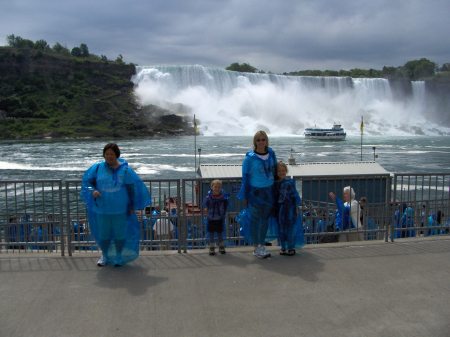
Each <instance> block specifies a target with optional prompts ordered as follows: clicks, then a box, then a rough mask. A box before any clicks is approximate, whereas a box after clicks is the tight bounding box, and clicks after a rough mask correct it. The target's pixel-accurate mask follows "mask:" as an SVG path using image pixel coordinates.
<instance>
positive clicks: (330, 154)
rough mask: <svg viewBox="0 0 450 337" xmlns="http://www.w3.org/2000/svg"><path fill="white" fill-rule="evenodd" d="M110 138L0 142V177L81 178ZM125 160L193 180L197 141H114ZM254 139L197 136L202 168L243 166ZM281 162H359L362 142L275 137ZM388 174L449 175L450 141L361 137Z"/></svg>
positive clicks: (152, 174) (156, 175) (146, 172)
mask: <svg viewBox="0 0 450 337" xmlns="http://www.w3.org/2000/svg"><path fill="white" fill-rule="evenodd" d="M109 141H111V140H77V141H73V140H70V141H69V140H67V141H53V140H46V141H33V142H22V141H8V142H5V141H3V142H0V153H1V157H0V179H50V178H52V179H79V178H81V176H82V174H83V172H84V171H85V170H86V169H87V168H88V167H89V166H90V165H91V164H92V163H93V162H95V161H98V160H101V159H102V157H101V156H102V149H103V146H104V145H105V144H106V143H107V142H109ZM116 142H117V143H118V144H119V147H120V148H121V150H122V156H123V157H124V158H125V159H126V160H128V162H129V163H130V165H131V166H132V167H133V168H134V169H135V170H136V171H137V172H138V173H139V174H140V175H141V176H142V177H143V178H146V179H180V178H192V177H194V176H195V175H194V161H195V155H194V153H195V154H197V163H198V160H199V159H198V151H195V147H194V137H177V138H172V139H129V140H118V141H116ZM251 142H252V137H224V136H220V137H219V136H218V137H212V136H211V137H206V136H201V137H197V148H201V155H200V162H201V163H202V164H219V163H222V164H224V163H226V164H240V163H241V162H242V159H243V157H244V154H245V152H246V151H248V150H249V149H250V148H251ZM270 146H271V147H273V149H274V150H275V151H276V154H277V156H278V159H280V160H285V161H287V159H288V157H289V154H290V152H291V149H292V150H293V154H294V157H295V159H296V161H297V163H302V162H337V161H359V160H360V159H361V139H360V137H356V136H350V137H348V138H347V140H346V141H343V142H320V141H312V140H306V139H305V138H304V137H271V138H270ZM373 147H375V154H376V155H377V156H378V158H376V161H377V162H379V163H380V164H381V165H382V166H383V167H384V168H385V169H386V170H388V171H390V172H397V173H438V172H449V167H450V137H448V136H446V137H422V136H415V137H377V136H370V137H369V136H367V137H364V138H363V147H362V152H363V156H362V159H363V160H367V161H369V160H373V159H374V151H373Z"/></svg>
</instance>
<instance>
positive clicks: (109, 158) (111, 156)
mask: <svg viewBox="0 0 450 337" xmlns="http://www.w3.org/2000/svg"><path fill="white" fill-rule="evenodd" d="M105 161H106V162H107V163H108V165H110V166H113V165H115V164H116V163H117V157H116V154H115V153H114V151H113V150H112V149H107V150H106V151H105Z"/></svg>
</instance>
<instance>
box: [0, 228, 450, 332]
mask: <svg viewBox="0 0 450 337" xmlns="http://www.w3.org/2000/svg"><path fill="white" fill-rule="evenodd" d="M97 257H98V254H94V253H77V254H75V255H74V256H73V257H61V256H57V255H56V254H50V255H49V254H47V255H45V254H34V253H29V254H0V298H1V302H0V336H1V337H19V336H20V337H21V336H33V337H40V336H46V337H51V336H55V337H56V336H57V337H64V336H95V337H100V336H108V337H114V336H127V337H132V336H155V337H156V336H157V337H163V336H195V337H202V336H245V337H252V336H277V337H287V336H309V337H311V336H319V337H320V336H327V337H339V336H342V337H344V336H345V337H351V336H355V337H362V336H364V337H370V336H386V337H388V336H389V337H394V336H405V337H416V336H417V337H424V336H425V337H426V336H430V337H448V336H450V320H449V317H450V238H449V237H439V238H432V239H414V240H405V241H400V240H399V241H397V242H395V243H384V242H379V241H378V242H352V243H346V244H325V245H320V246H308V247H306V248H304V249H302V250H301V251H300V253H299V254H298V255H296V256H294V257H286V256H279V255H278V254H277V250H275V248H274V249H273V257H272V258H270V259H266V260H258V259H256V258H255V257H254V256H252V254H251V250H249V249H246V248H236V249H229V250H228V253H227V254H226V255H224V256H214V257H211V256H209V255H208V254H207V252H206V250H201V251H195V252H189V253H187V254H178V253H176V252H167V253H159V252H156V253H155V252H150V253H144V254H143V255H142V256H141V257H139V259H138V260H136V261H134V262H133V263H131V264H129V265H126V266H124V267H120V268H114V267H105V268H99V267H97V266H96V261H97Z"/></svg>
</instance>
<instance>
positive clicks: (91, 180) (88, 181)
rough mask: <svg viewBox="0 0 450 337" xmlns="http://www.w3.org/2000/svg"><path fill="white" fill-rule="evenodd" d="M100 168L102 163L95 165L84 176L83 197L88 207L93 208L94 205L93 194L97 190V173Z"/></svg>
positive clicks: (82, 184)
mask: <svg viewBox="0 0 450 337" xmlns="http://www.w3.org/2000/svg"><path fill="white" fill-rule="evenodd" d="M99 166H100V163H95V164H94V165H92V166H91V167H90V168H88V169H87V170H86V172H85V173H84V174H83V178H82V180H81V197H82V199H83V200H84V201H85V202H86V204H87V205H88V207H90V206H92V204H93V203H94V197H93V196H92V192H94V190H95V188H96V180H97V171H98V168H99Z"/></svg>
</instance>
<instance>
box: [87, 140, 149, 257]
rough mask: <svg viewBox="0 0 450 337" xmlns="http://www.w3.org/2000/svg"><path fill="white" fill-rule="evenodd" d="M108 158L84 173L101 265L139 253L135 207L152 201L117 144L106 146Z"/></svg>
mask: <svg viewBox="0 0 450 337" xmlns="http://www.w3.org/2000/svg"><path fill="white" fill-rule="evenodd" d="M103 157H104V158H105V160H104V161H102V162H99V163H96V164H94V165H92V166H91V167H90V168H89V169H88V170H87V171H86V172H85V173H84V175H83V181H82V191H81V195H82V198H83V199H84V201H85V202H86V206H87V211H88V219H89V225H90V228H91V231H92V234H93V235H94V238H95V241H96V242H97V245H98V246H99V247H100V249H101V251H102V256H101V257H100V259H99V260H98V262H97V265H98V266H105V265H107V264H113V265H115V266H121V265H123V264H125V263H127V262H129V261H132V260H134V259H136V258H137V257H138V255H139V234H140V231H139V221H138V219H137V216H136V213H135V210H139V209H144V208H145V207H146V206H148V205H150V204H151V197H150V193H149V191H148V189H147V187H146V186H145V184H144V183H143V181H142V180H141V179H140V178H139V176H138V175H137V174H136V173H135V172H134V171H133V169H132V168H131V167H129V166H128V163H127V162H126V161H125V160H124V159H122V158H119V157H120V149H119V147H118V146H117V144H114V143H109V144H106V146H105V147H104V149H103Z"/></svg>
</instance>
